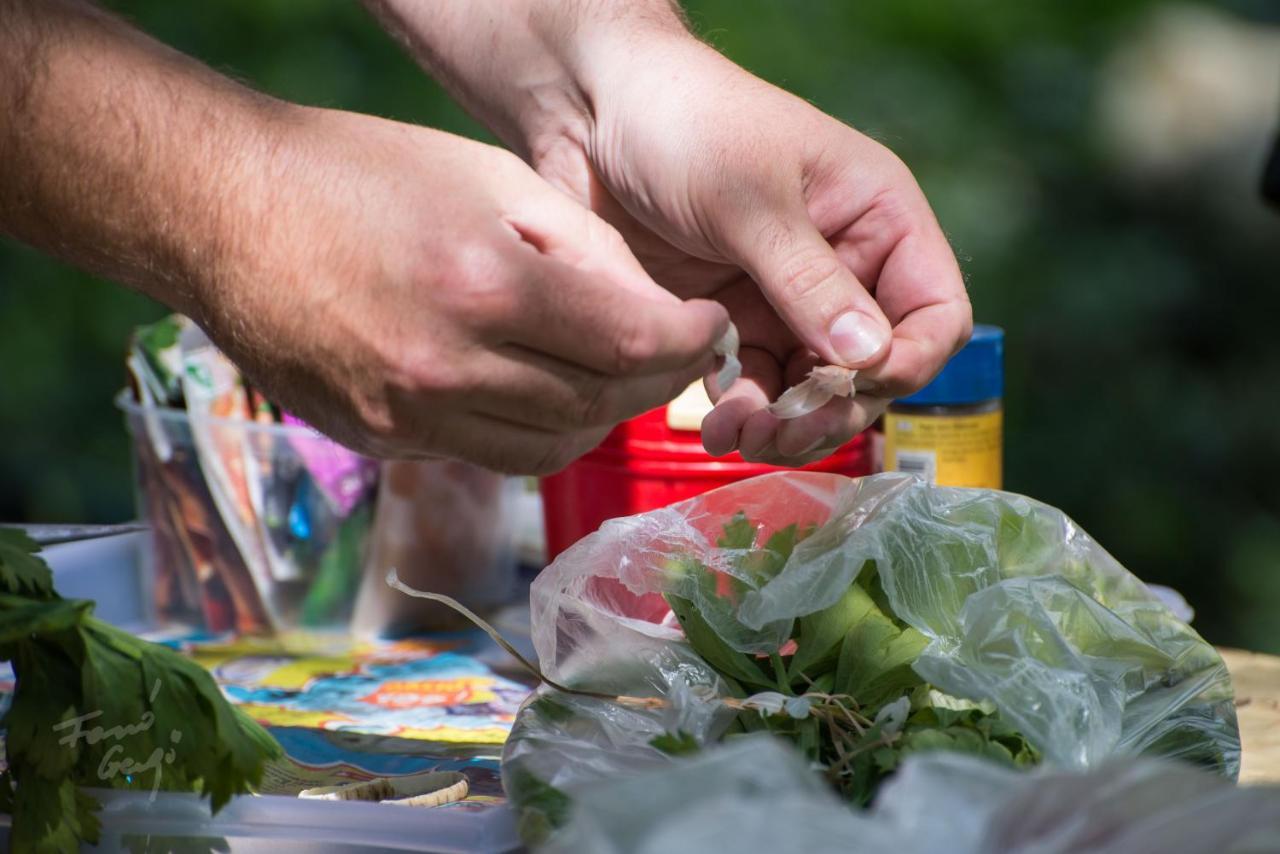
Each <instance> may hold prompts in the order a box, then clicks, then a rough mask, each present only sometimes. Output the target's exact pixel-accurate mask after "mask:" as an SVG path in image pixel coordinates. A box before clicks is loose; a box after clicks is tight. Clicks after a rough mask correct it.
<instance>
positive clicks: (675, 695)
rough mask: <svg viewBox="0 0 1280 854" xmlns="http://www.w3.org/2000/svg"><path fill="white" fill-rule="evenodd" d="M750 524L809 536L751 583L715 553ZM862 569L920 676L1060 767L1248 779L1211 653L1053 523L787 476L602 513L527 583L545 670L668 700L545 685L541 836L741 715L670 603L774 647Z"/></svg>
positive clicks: (1002, 497)
mask: <svg viewBox="0 0 1280 854" xmlns="http://www.w3.org/2000/svg"><path fill="white" fill-rule="evenodd" d="M739 513H742V514H745V518H746V519H747V520H749V521H750V524H752V525H754V526H755V529H756V530H755V537H754V542H755V543H756V544H757V546H756V548H757V549H758V548H759V545H758V544H761V543H765V542H767V540H768V538H769V537H770V536H771V535H772V534H773V533H775V532H777V531H780V530H782V529H784V528H785V527H786V526H789V525H791V524H797V525H798V526H799V527H800V528H801V529H804V528H807V527H810V526H814V530H813V533H812V534H811V535H810V536H808V537H807V538H805V539H803V540H801V541H800V542H799V544H798V545H797V546H796V547H795V549H794V551H793V552H792V553H791V554H790V556H789V558H788V559H787V560H786V561H785V563H784V564H783V565H782V566H781V567H780V568H774V569H771V570H769V571H761V568H760V567H759V566H755V565H753V562H752V561H750V560H743V559H742V557H743V555H742V553H741V552H737V551H735V550H734V549H726V548H721V547H719V546H717V545H716V543H717V540H718V538H719V537H720V536H721V533H722V530H723V528H724V525H725V524H726V523H727V522H729V521H730V520H731V519H732V518H733V517H734V516H735V514H739ZM757 554H759V552H758V551H757ZM690 560H693V561H698V562H700V563H701V564H702V565H704V566H706V567H709V568H711V569H713V570H715V571H716V572H717V573H718V574H719V575H720V576H723V578H724V579H726V581H728V580H731V584H727V588H726V589H728V588H731V589H732V590H734V591H737V592H738V594H737V595H732V596H731V595H722V594H723V591H722V590H720V591H712V592H708V589H707V585H706V584H701V583H698V582H697V580H696V578H695V576H694V574H692V573H688V572H682V571H680V567H681V565H682V562H683V561H690ZM870 567H874V569H875V570H876V571H878V573H879V577H880V582H881V584H882V585H883V589H884V593H885V595H886V597H887V598H888V600H889V603H890V604H891V606H892V609H893V611H894V612H895V613H896V614H897V616H898V617H899V618H900V619H902V620H904V621H905V622H906V623H908V624H909V625H910V626H912V627H914V628H915V629H917V630H919V631H920V632H921V633H923V634H924V635H925V636H926V637H927V638H928V645H927V647H926V648H925V649H924V651H923V652H922V653H921V654H920V655H919V657H918V658H917V659H916V661H915V663H914V665H913V667H914V670H915V671H916V672H917V673H918V674H919V675H920V676H921V677H923V678H924V679H925V680H926V681H927V682H929V683H931V684H932V685H933V686H935V687H936V688H937V689H939V690H940V691H942V692H945V693H946V694H948V695H951V696H953V697H958V698H965V699H967V700H971V701H974V702H979V703H989V704H991V705H994V707H995V708H996V709H997V710H998V711H999V713H1000V715H1001V716H1002V717H1003V718H1005V719H1006V720H1008V721H1010V722H1011V723H1013V724H1014V725H1015V726H1016V728H1017V729H1018V730H1019V731H1020V732H1021V733H1022V734H1023V735H1024V736H1025V737H1026V738H1027V740H1028V741H1029V742H1030V743H1031V744H1032V745H1033V746H1034V747H1035V748H1036V749H1038V750H1039V751H1040V752H1041V754H1042V755H1043V757H1044V760H1045V762H1046V763H1048V764H1049V765H1052V766H1058V767H1063V768H1075V769H1083V768H1089V767H1093V766H1096V765H1098V764H1099V763H1101V762H1103V761H1104V760H1106V759H1108V758H1111V757H1115V756H1118V755H1136V754H1154V755H1160V756H1170V757H1180V758H1186V759H1190V760H1194V761H1197V762H1199V763H1201V764H1204V765H1208V766H1211V767H1213V768H1215V769H1216V770H1217V771H1218V772H1219V773H1220V774H1221V775H1222V776H1225V777H1227V778H1229V779H1234V778H1235V776H1236V774H1237V773H1238V767H1239V735H1238V730H1237V727H1236V721H1235V709H1234V705H1233V702H1232V692H1231V684H1230V679H1229V676H1228V674H1227V671H1226V668H1225V666H1224V665H1223V663H1222V660H1221V658H1220V657H1219V656H1218V654H1217V653H1216V652H1215V651H1214V650H1213V648H1212V647H1211V646H1210V645H1209V644H1207V643H1206V642H1205V641H1204V640H1203V639H1201V638H1200V636H1199V635H1197V634H1196V633H1195V631H1194V630H1192V629H1191V628H1190V627H1189V626H1188V625H1187V624H1186V623H1184V622H1182V621H1181V620H1179V619H1178V618H1177V617H1176V616H1175V615H1174V614H1173V613H1172V612H1171V611H1170V610H1169V609H1168V608H1167V607H1166V605H1164V604H1163V603H1162V601H1161V599H1160V598H1159V597H1158V596H1157V595H1155V594H1154V593H1152V592H1151V591H1150V590H1149V589H1148V588H1147V587H1146V586H1145V585H1144V584H1143V583H1142V582H1141V581H1139V580H1138V579H1137V578H1136V577H1134V576H1133V575H1132V574H1130V573H1129V572H1128V571H1126V570H1125V569H1124V568H1123V567H1122V566H1121V565H1120V564H1119V563H1118V562H1116V560H1115V559H1114V558H1112V557H1111V556H1110V555H1109V554H1107V552H1106V551H1104V550H1103V549H1102V548H1101V547H1100V546H1099V545H1098V544H1097V543H1096V542H1094V541H1093V540H1092V539H1091V538H1090V537H1089V536H1088V535H1087V534H1085V533H1084V532H1083V531H1081V530H1080V529H1079V528H1078V527H1077V526H1076V525H1075V524H1074V523H1072V521H1071V520H1070V519H1069V518H1067V517H1066V516H1065V515H1064V514H1063V513H1061V512H1060V511H1057V510H1055V509H1053V508H1051V507H1048V506H1046V505H1044V504H1041V503H1039V502H1036V501H1033V500H1031V499H1027V498H1024V497H1021V496H1017V495H1012V494H1009V493H1003V492H994V491H985V490H963V489H949V488H940V487H932V486H929V485H927V484H926V483H924V482H923V481H920V480H917V479H914V478H910V477H907V476H903V475H897V474H884V475H877V476H873V477H867V478H862V479H860V480H850V479H848V478H843V477H840V476H836V475H825V474H813V473H799V472H787V473H780V474H773V475H766V476H764V477H760V478H755V479H753V480H750V481H744V482H742V483H739V484H735V485H732V486H729V487H725V488H723V489H719V490H716V491H714V492H711V493H707V494H705V495H703V496H700V497H698V498H696V499H693V500H691V501H687V502H683V503H681V504H677V505H674V506H672V507H669V508H665V509H662V510H658V511H655V512H652V513H646V514H643V515H640V516H635V517H630V518H626V519H618V520H613V521H610V522H607V523H606V524H605V525H604V526H602V528H601V529H600V530H599V531H598V532H596V533H595V534H593V535H591V536H588V537H587V538H585V539H584V540H582V541H581V542H579V543H578V544H577V545H576V546H574V547H573V548H572V549H570V550H569V551H567V552H566V553H564V554H563V555H561V557H560V558H559V559H558V560H557V561H556V562H555V563H554V564H553V565H552V566H551V567H549V568H548V569H547V570H546V571H544V572H543V573H542V575H541V576H540V577H539V578H538V579H537V580H536V581H535V583H534V585H533V589H532V595H531V601H532V622H533V640H534V644H535V646H536V648H537V651H538V655H539V660H540V662H541V666H542V668H543V669H544V671H545V672H546V673H547V675H548V676H550V677H552V678H553V679H555V680H557V681H559V682H561V683H564V684H567V685H570V686H573V687H576V688H583V689H588V690H593V691H598V692H603V693H608V694H619V695H624V694H625V695H633V696H657V697H663V698H665V699H666V701H667V702H666V703H665V704H664V705H663V706H661V707H657V708H651V709H641V708H634V707H623V706H620V705H618V704H616V703H612V702H610V701H607V700H598V699H593V698H588V697H580V696H571V695H564V694H559V693H551V692H548V691H545V690H544V691H542V692H540V693H539V695H538V696H536V697H535V698H533V699H532V700H531V702H530V703H529V704H527V705H526V707H525V708H524V710H523V711H522V712H521V714H520V715H519V717H518V719H517V723H516V727H515V729H514V730H513V733H512V737H511V739H510V740H509V742H508V745H507V748H506V755H505V761H504V779H505V781H506V784H507V786H508V791H509V792H510V793H511V796H512V798H513V800H515V801H516V802H517V803H519V804H522V805H524V806H526V807H527V808H528V809H527V813H528V816H527V819H528V821H529V822H531V823H533V824H545V825H547V826H550V825H552V824H555V823H556V820H557V818H558V817H559V818H563V816H564V814H565V810H566V809H567V807H566V804H565V801H566V799H572V798H574V797H576V796H577V795H578V794H579V793H581V792H583V791H585V790H587V789H588V788H590V787H591V786H593V785H595V784H597V783H598V782H599V781H600V780H601V779H603V778H607V777H615V776H618V775H628V774H634V773H636V772H637V771H639V770H642V769H644V768H647V767H657V766H662V765H664V764H668V763H669V762H670V758H669V757H668V756H667V754H665V753H663V752H662V751H660V750H658V749H657V748H655V747H653V746H650V744H649V742H650V741H651V740H652V739H653V738H654V737H655V736H658V735H661V734H663V733H671V732H677V731H683V732H686V733H689V734H690V735H692V736H693V738H694V739H695V740H696V741H697V742H698V743H699V744H705V743H707V742H711V741H715V740H717V739H718V738H719V737H720V736H721V735H722V734H723V733H724V731H725V729H726V728H727V727H728V725H729V723H730V722H731V721H732V719H733V716H734V715H733V712H732V711H731V710H728V709H726V708H725V706H724V705H723V704H722V703H720V702H718V701H717V699H716V698H717V697H718V696H723V695H725V694H726V693H728V691H729V686H728V685H727V684H726V683H725V682H724V680H722V679H721V678H720V677H719V676H718V675H717V673H716V672H715V671H714V670H713V669H712V668H711V667H709V666H708V665H707V663H706V662H705V661H704V660H703V659H702V658H701V657H700V656H699V655H697V654H696V653H695V652H694V651H693V649H692V648H691V647H690V646H689V645H688V643H686V642H685V640H684V635H683V633H682V631H681V629H680V625H679V624H678V623H677V622H676V620H675V619H674V618H673V616H672V614H671V609H670V608H669V607H668V604H667V600H666V598H664V597H665V596H668V595H673V594H674V595H676V596H680V597H683V598H685V599H688V600H690V601H692V602H693V603H694V604H695V605H696V607H697V608H698V610H699V611H700V612H701V614H702V616H703V617H704V618H705V620H706V622H707V623H708V624H709V625H710V627H711V628H712V630H714V632H715V633H716V635H718V636H719V637H720V638H721V639H723V640H724V641H725V642H726V643H727V644H729V645H730V646H732V647H733V648H734V649H737V650H739V651H742V652H746V653H754V654H761V655H763V654H769V653H774V652H778V651H779V650H780V649H783V647H784V644H785V643H786V642H787V641H788V639H789V638H791V637H792V632H793V627H794V624H795V621H796V619H797V618H799V617H802V616H804V615H807V614H810V613H814V612H816V611H819V610H821V609H823V608H826V607H827V606H830V605H832V604H833V603H835V602H836V600H837V599H839V598H840V596H841V595H842V594H843V593H844V592H845V591H847V590H848V589H849V586H850V585H851V584H852V583H853V581H854V580H855V578H857V577H858V575H859V573H861V572H867V571H870V569H869V568H870ZM742 591H745V592H742ZM532 829H533V830H535V831H536V830H538V829H539V828H536V827H535V828H532ZM542 829H543V830H545V829H546V828H542Z"/></svg>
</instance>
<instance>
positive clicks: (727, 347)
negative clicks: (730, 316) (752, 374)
mask: <svg viewBox="0 0 1280 854" xmlns="http://www.w3.org/2000/svg"><path fill="white" fill-rule="evenodd" d="M739 344H740V340H739V338H738V327H736V326H734V325H733V324H732V323H730V324H729V328H728V329H726V330H725V333H724V335H723V336H722V337H721V338H720V340H719V341H717V342H716V344H715V346H714V347H712V348H711V349H712V352H714V353H715V354H716V355H717V356H719V357H720V358H722V359H724V365H722V366H721V367H720V373H718V374H716V394H718V395H720V394H724V393H725V392H726V391H728V390H729V386H731V385H733V384H734V383H735V382H737V381H738V377H740V376H742V362H740V361H738V347H739Z"/></svg>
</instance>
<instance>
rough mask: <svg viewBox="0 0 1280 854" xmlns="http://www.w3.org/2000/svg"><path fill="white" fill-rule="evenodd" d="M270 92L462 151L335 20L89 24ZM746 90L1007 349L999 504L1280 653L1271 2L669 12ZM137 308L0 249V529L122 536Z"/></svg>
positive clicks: (186, 14)
mask: <svg viewBox="0 0 1280 854" xmlns="http://www.w3.org/2000/svg"><path fill="white" fill-rule="evenodd" d="M110 5H112V6H114V7H115V8H117V9H118V10H119V11H121V12H122V13H123V14H125V15H127V16H129V17H131V18H132V19H134V20H135V21H136V22H137V23H138V24H139V25H140V26H142V27H143V28H144V29H146V30H148V31H149V32H151V33H153V34H154V35H156V36H157V37H159V38H161V39H162V40H164V41H166V42H168V43H170V44H172V45H174V46H176V47H178V48H180V49H181V50H184V51H187V52H189V53H192V54H194V55H196V56H198V57H200V58H202V59H204V60H205V61H207V62H209V63H210V64H212V65H214V66H215V67H217V68H220V69H224V70H226V71H227V72H228V73H231V74H234V75H235V76H237V77H240V78H242V79H245V80H247V81H249V82H251V83H252V84H254V85H256V86H258V87H261V88H262V89H265V90H267V91H269V92H272V93H274V94H276V95H279V96H281V97H283V98H289V99H293V100H297V101H302V102H306V103H310V104H319V105H325V106H331V107H341V108H347V109H353V110H360V111H365V112H370V113H377V114H380V115H384V116H388V117H392V118H396V119H401V120H406V121H413V122H419V123H423V124H429V125H433V126H436V127H441V128H444V129H447V130H451V131H456V132H460V133H467V134H472V135H480V136H483V135H484V134H483V132H482V131H481V129H480V128H479V126H478V125H476V124H475V123H474V122H472V121H470V120H469V119H468V118H467V117H466V116H465V115H464V114H463V113H462V111H461V110H459V109H458V108H457V107H456V106H455V105H453V104H452V103H451V102H450V101H449V100H448V99H447V98H446V97H445V96H444V95H443V93H442V92H441V91H440V89H439V88H438V87H436V86H435V85H434V84H433V83H431V82H430V81H429V80H427V79H426V78H425V77H423V76H422V74H421V73H420V72H419V71H418V70H417V69H416V68H415V67H414V66H413V65H412V64H411V63H410V62H409V61H408V60H407V59H406V58H405V57H404V56H402V55H401V54H400V52H399V51H398V50H397V49H396V48H395V47H394V46H393V45H392V43H391V41H390V40H389V39H388V38H387V37H386V36H385V35H384V34H383V33H382V32H381V31H380V30H379V29H378V28H377V27H376V26H375V25H374V23H373V22H372V21H371V20H370V19H369V17H368V16H367V15H366V14H365V13H364V12H363V11H362V10H361V9H360V8H359V6H358V5H357V4H355V3H353V2H329V3H297V2H289V1H288V0H222V2H219V3H210V4H175V3H169V2H161V0H145V2H142V1H141V0H139V2H123V1H122V2H116V3H112V4H110ZM686 7H687V8H688V10H689V13H690V16H691V18H692V20H693V22H694V24H695V25H696V27H697V28H698V29H699V31H700V32H701V33H702V34H703V35H704V36H705V37H706V38H708V39H709V40H711V41H712V42H714V43H715V44H716V45H718V46H719V47H720V48H721V49H723V50H724V51H725V52H726V53H727V54H728V55H730V56H731V57H733V58H734V59H736V60H737V61H739V62H740V63H742V64H743V65H745V66H746V67H747V68H749V69H751V70H753V71H754V72H756V73H758V74H760V75H762V76H764V77H766V78H768V79H770V80H773V81H775V82H777V83H779V84H780V85H782V86H784V87H786V88H788V89H790V90H792V91H794V92H797V93H798V94H800V95H802V96H804V97H805V98H808V99H810V100H811V101H813V102H814V103H815V104H817V105H818V106H819V107H821V108H822V109H824V110H826V111H828V112H830V113H832V114H834V115H836V116H839V117H840V118H842V119H845V120H847V121H849V122H850V123H852V124H853V125H855V126H856V127H858V128H860V129H862V130H863V131H865V132H867V133H869V134H871V135H872V136H874V137H876V138H878V139H880V140H881V141H883V142H884V143H886V144H887V145H889V146H890V147H892V148H893V149H894V150H896V151H897V152H898V153H899V154H900V155H901V156H902V157H903V159H905V160H906V162H907V163H908V164H909V165H910V166H911V167H912V168H913V169H914V170H915V172H916V175H917V176H918V178H919V179H920V182H921V184H922V185H923V186H924V189H925V191H926V193H927V194H928V196H929V198H930V199H931V200H932V202H933V204H934V206H935V209H936V211H937V213H938V217H939V219H940V220H941V222H942V224H943V227H944V228H945V229H946V231H947V232H948V234H949V235H950V237H951V240H952V242H953V244H954V246H955V247H956V250H957V253H958V254H959V256H960V257H961V260H962V263H963V267H964V269H965V272H966V275H967V278H968V281H969V286H970V290H971V293H972V297H973V302H974V305H975V308H976V314H977V317H978V319H979V320H981V321H984V322H988V323H997V324H1000V325H1002V326H1004V327H1005V328H1006V330H1007V333H1008V343H1007V352H1008V390H1007V401H1008V423H1007V485H1008V487H1009V488H1010V489H1013V490H1016V491H1019V492H1024V493H1027V494H1029V495H1032V496H1034V497H1036V498H1039V499H1042V500H1044V501H1046V502H1049V503H1050V504H1054V505H1056V506H1058V507H1061V508H1062V509H1064V510H1066V511H1067V512H1068V513H1069V514H1071V515H1072V516H1073V517H1074V518H1075V519H1076V520H1077V521H1078V522H1079V523H1080V524H1081V525H1082V526H1083V527H1084V528H1085V529H1086V530H1088V531H1089V532H1090V533H1092V534H1093V535H1094V536H1095V537H1096V538H1097V539H1098V540H1100V541H1101V542H1102V543H1103V544H1104V545H1105V546H1106V547H1108V548H1109V549H1110V550H1111V551H1112V552H1113V553H1114V554H1115V555H1116V556H1117V557H1118V558H1119V559H1120V560H1121V561H1122V562H1123V563H1125V564H1126V565H1127V566H1128V567H1130V568H1131V569H1132V570H1133V571H1134V572H1136V573H1137V574H1138V575H1140V576H1142V577H1143V578H1145V579H1147V580H1149V581H1153V582H1160V583H1165V584H1169V585H1172V586H1174V587H1176V588H1177V589H1179V590H1181V591H1183V592H1184V593H1185V594H1186V596H1187V598H1188V599H1189V600H1190V601H1191V603H1192V604H1193V606H1194V607H1195V608H1196V609H1197V611H1198V617H1197V624H1198V625H1199V627H1200V628H1201V630H1202V632H1204V633H1205V634H1206V635H1207V636H1208V637H1209V638H1210V639H1211V640H1213V641H1215V642H1218V643H1225V644H1232V645H1238V646H1245V647H1251V648H1254V649H1260V650H1268V651H1272V652H1280V619H1277V617H1280V487H1278V486H1277V484H1278V483H1280V405H1278V403H1277V401H1278V400H1280V394H1278V393H1277V386H1278V385H1280V334H1277V329H1276V323H1277V320H1278V319H1280V213H1276V212H1268V211H1266V209H1265V208H1263V206H1262V204H1261V202H1260V200H1259V197H1258V191H1257V185H1258V179H1259V175H1260V173H1261V168H1262V158H1263V156H1264V147H1265V145H1266V142H1267V140H1268V134H1269V133H1271V132H1272V130H1273V129H1274V127H1275V124H1276V120H1277V116H1278V115H1280V7H1277V5H1276V4H1275V3H1274V2H1273V0H1237V2H1229V3H1218V4H1214V5H1212V6H1210V5H1199V6H1198V5H1173V4H1169V3H1152V2H1138V0H1076V2H1071V3H1026V4H1023V3H1010V2H990V1H989V0H966V2H960V3H937V2H933V0H895V2H892V3H852V2H847V3H838V2H833V3H820V2H800V0H792V2H784V3H779V2H776V0H772V1H771V2H767V1H766V0H750V2H743V0H735V2H729V0H699V2H691V3H688V4H686ZM162 313H163V309H161V308H160V307H159V306H157V305H155V304H153V303H151V302H149V301H148V300H146V299H144V298H141V297H139V296H136V295H134V294H131V293H129V292H127V291H125V290H123V289H121V288H119V287H115V286H112V285H110V284H106V283H103V282H100V281H97V280H95V279H94V278H93V277H90V276H86V275H83V274H81V273H78V272H76V271H74V270H70V269H68V268H66V267H64V266H60V265H59V264H56V263H54V262H51V261H49V260H47V259H45V258H42V257H40V256H38V255H37V254H35V253H34V252H31V251H30V250H27V249H25V248H23V247H19V246H16V245H14V244H12V243H0V365H3V371H2V373H0V377H2V379H0V449H2V450H0V519H4V520H13V521H64V520H65V521H112V520H121V519H125V518H128V517H130V516H131V514H132V511H133V508H132V494H131V487H130V478H129V457H128V447H127V442H126V437H125V434H124V430H123V428H122V425H121V421H120V417H119V415H118V413H117V412H116V411H115V409H114V408H113V406H112V402H111V399H112V395H113V393H114V392H115V391H116V389H118V388H119V387H120V386H121V384H122V380H123V368H122V354H123V348H124V342H125V340H126V337H127V335H128V333H129V330H130V329H131V328H132V327H133V326H135V325H136V324H138V323H141V322H145V321H148V320H150V319H153V318H155V317H158V316H159V315H160V314H162Z"/></svg>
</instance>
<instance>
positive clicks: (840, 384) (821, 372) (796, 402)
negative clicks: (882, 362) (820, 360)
mask: <svg viewBox="0 0 1280 854" xmlns="http://www.w3.org/2000/svg"><path fill="white" fill-rule="evenodd" d="M857 375H858V372H857V371H854V370H850V369H849V368H841V367H839V366H837V365H820V366H818V367H816V368H814V369H813V370H811V371H809V376H808V378H807V379H805V381H804V382H802V383H800V384H799V385H797V386H793V387H791V388H789V389H787V390H786V391H784V392H783V393H782V396H781V397H779V398H778V399H777V400H775V401H774V402H773V403H771V404H769V414H770V415H772V416H773V417H774V418H781V419H783V420H787V419H790V418H799V417H800V416H802V415H808V414H809V413H810V412H813V411H814V410H817V409H821V408H822V407H823V406H825V405H826V403H827V401H829V400H831V398H833V397H850V398H851V397H853V395H854V387H853V379H854V377H856V376H857Z"/></svg>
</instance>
